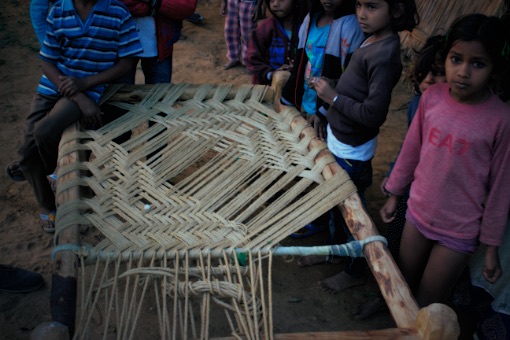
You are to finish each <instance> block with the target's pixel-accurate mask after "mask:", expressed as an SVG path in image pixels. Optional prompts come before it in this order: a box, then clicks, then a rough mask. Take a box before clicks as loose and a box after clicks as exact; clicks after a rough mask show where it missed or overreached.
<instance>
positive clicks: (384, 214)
mask: <svg viewBox="0 0 510 340" xmlns="http://www.w3.org/2000/svg"><path fill="white" fill-rule="evenodd" d="M385 193H386V195H389V197H388V200H387V201H386V203H385V204H384V205H383V207H382V208H381V210H380V211H379V214H380V215H381V219H382V221H383V222H384V223H390V222H391V221H393V220H394V219H395V216H396V214H395V213H396V211H397V205H398V200H399V197H400V196H397V195H393V194H388V193H387V192H385Z"/></svg>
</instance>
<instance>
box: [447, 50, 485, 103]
mask: <svg viewBox="0 0 510 340" xmlns="http://www.w3.org/2000/svg"><path fill="white" fill-rule="evenodd" d="M445 68H446V80H447V81H448V84H450V95H451V96H452V98H453V99H455V100H456V101H458V102H459V103H466V104H476V103H479V102H481V101H482V100H483V99H485V97H486V96H487V93H488V84H489V81H490V80H491V77H492V70H493V68H494V64H493V62H492V58H491V57H490V55H489V54H488V53H487V51H486V50H485V47H484V46H483V45H482V43H480V42H479V41H458V42H455V43H454V44H453V45H452V47H451V48H450V50H449V51H448V55H447V56H446V63H445Z"/></svg>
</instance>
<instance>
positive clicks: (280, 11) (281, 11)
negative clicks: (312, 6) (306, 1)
mask: <svg viewBox="0 0 510 340" xmlns="http://www.w3.org/2000/svg"><path fill="white" fill-rule="evenodd" d="M296 1H297V0H296ZM293 6H294V0H271V1H269V8H270V9H271V12H273V13H274V15H276V16H277V17H278V18H285V17H287V16H288V15H289V14H291V13H292V9H293Z"/></svg>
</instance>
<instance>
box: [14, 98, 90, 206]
mask: <svg viewBox="0 0 510 340" xmlns="http://www.w3.org/2000/svg"><path fill="white" fill-rule="evenodd" d="M55 99H56V98H55ZM31 109H32V111H31V114H30V115H29V118H28V119H27V127H26V130H25V142H24V144H23V147H22V148H21V149H20V153H21V155H22V158H21V160H20V166H21V167H22V169H23V173H24V175H25V177H26V178H27V181H28V182H29V183H30V185H32V187H33V189H34V193H35V196H36V199H37V201H38V203H39V205H40V206H41V208H43V209H44V210H45V212H50V211H54V210H55V195H54V193H53V191H52V189H51V185H50V184H49V183H48V179H47V178H46V176H47V175H49V174H51V173H52V172H53V171H54V170H55V167H56V165H57V158H58V144H59V142H60V136H61V135H62V132H63V131H64V129H65V128H66V127H67V126H69V125H71V124H72V123H74V122H76V121H77V120H78V119H80V117H81V111H80V109H79V108H78V105H77V104H76V103H74V102H73V101H71V100H69V99H67V98H60V99H58V100H57V101H56V102H55V100H54V99H52V98H47V97H43V96H39V95H38V96H37V97H36V98H35V99H34V102H33V103H32V108H31ZM43 114H44V117H42V118H41V116H43Z"/></svg>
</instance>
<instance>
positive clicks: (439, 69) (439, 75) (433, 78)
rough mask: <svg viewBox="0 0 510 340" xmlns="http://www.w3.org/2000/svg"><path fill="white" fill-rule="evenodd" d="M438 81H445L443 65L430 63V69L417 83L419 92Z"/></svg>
mask: <svg viewBox="0 0 510 340" xmlns="http://www.w3.org/2000/svg"><path fill="white" fill-rule="evenodd" d="M439 83H446V74H445V71H444V66H436V65H432V67H431V70H430V71H429V73H427V75H426V76H425V78H423V80H422V81H421V83H420V85H419V88H420V92H421V93H423V92H424V91H425V90H426V89H428V88H429V86H430V85H433V84H439Z"/></svg>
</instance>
